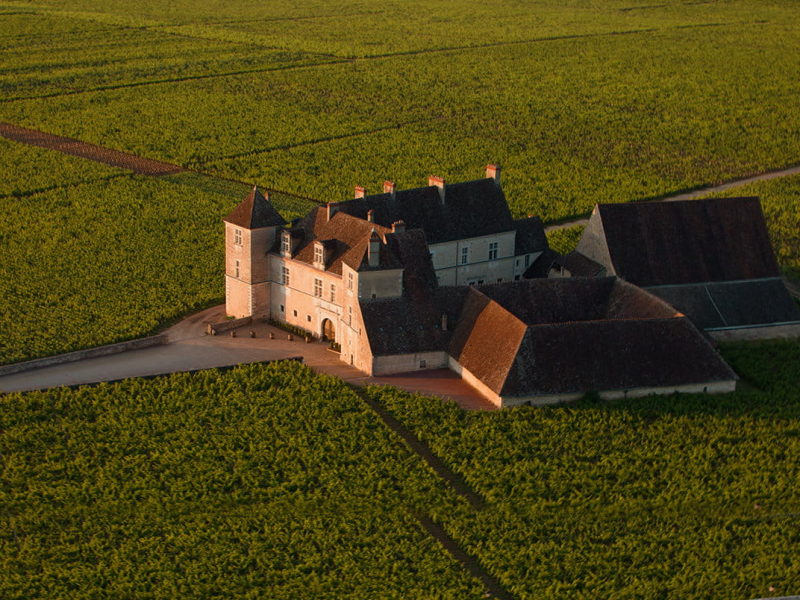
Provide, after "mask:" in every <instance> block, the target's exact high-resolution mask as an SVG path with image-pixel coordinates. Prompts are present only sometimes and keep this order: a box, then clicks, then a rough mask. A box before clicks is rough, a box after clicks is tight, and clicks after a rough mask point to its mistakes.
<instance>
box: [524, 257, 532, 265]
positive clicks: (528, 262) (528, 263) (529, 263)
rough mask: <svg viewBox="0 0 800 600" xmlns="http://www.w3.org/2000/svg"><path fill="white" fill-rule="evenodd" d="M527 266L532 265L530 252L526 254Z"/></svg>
mask: <svg viewBox="0 0 800 600" xmlns="http://www.w3.org/2000/svg"><path fill="white" fill-rule="evenodd" d="M525 266H526V267H529V266H531V255H530V254H526V255H525Z"/></svg>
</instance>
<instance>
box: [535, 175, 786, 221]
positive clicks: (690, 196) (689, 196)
mask: <svg viewBox="0 0 800 600" xmlns="http://www.w3.org/2000/svg"><path fill="white" fill-rule="evenodd" d="M798 174H800V165H795V166H793V167H788V168H786V169H778V170H776V171H767V172H766V173H760V174H759V175H753V176H750V177H740V178H737V179H731V180H729V181H725V182H723V183H718V184H717V185H712V186H709V187H703V188H698V189H696V190H692V191H691V192H679V193H677V194H671V195H669V196H664V197H663V198H659V199H657V200H650V201H649V202H678V201H681V200H694V199H695V198H699V197H700V196H705V195H706V194H716V193H717V192H724V191H725V190H730V189H733V188H737V187H741V186H743V185H747V184H748V183H755V182H756V181H768V180H770V179H778V178H780V177H789V176H790V175H798ZM588 222H589V219H588V218H586V217H584V218H580V219H574V220H572V221H567V222H565V223H557V224H555V225H549V226H548V227H545V228H544V230H545V231H556V230H558V229H567V228H568V227H575V226H577V225H586V224H587V223H588Z"/></svg>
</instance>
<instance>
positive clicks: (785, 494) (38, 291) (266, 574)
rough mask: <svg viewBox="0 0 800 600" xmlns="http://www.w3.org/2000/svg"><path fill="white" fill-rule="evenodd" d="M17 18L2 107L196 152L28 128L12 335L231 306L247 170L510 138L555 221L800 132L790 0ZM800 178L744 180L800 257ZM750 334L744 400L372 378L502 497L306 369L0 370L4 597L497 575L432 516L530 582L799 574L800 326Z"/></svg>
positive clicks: (743, 160)
mask: <svg viewBox="0 0 800 600" xmlns="http://www.w3.org/2000/svg"><path fill="white" fill-rule="evenodd" d="M198 4H199V5H198ZM0 32H1V33H0V53H2V59H0V60H2V69H0V121H5V122H9V123H13V124H15V125H19V126H24V127H30V128H33V129H39V130H42V131H45V132H49V133H53V134H58V135H63V136H67V137H72V138H76V139H79V140H82V141H86V142H91V143H95V144H98V145H100V146H104V147H108V148H114V149H117V150H122V151H126V152H130V153H133V154H136V155H140V156H143V157H148V158H153V159H159V160H164V161H166V162H170V163H174V164H177V165H180V166H182V167H186V168H189V169H191V171H185V172H181V173H178V174H175V175H169V176H166V177H145V176H141V175H134V174H132V173H131V172H129V171H126V170H123V169H118V168H112V167H107V166H104V165H101V164H97V163H93V162H90V161H87V160H84V159H79V158H75V157H71V156H65V155H62V154H59V153H56V152H54V151H50V150H44V149H39V148H30V147H25V146H22V145H20V144H17V143H14V142H10V141H7V140H4V139H0V201H2V204H1V205H0V206H2V208H0V211H2V212H1V213H0V256H2V264H0V275H2V277H0V322H2V325H3V335H2V337H0V364H3V363H9V362H16V361H19V360H26V359H30V358H35V357H39V356H46V355H50V354H55V353H60V352H66V351H70V350H75V349H78V348H84V347H89V346H95V345H99V344H104V343H111V342H115V341H119V340H122V339H130V338H135V337H140V336H142V335H146V334H148V333H152V332H154V331H157V330H158V329H159V328H162V327H163V326H164V325H165V324H168V323H170V322H172V321H174V320H175V319H177V318H179V317H180V316H182V315H184V314H187V313H189V312H192V311H195V310H197V309H199V308H202V307H204V306H207V305H210V304H214V303H218V302H220V301H221V299H222V294H223V282H222V268H223V261H222V259H223V256H222V252H223V240H222V227H221V224H220V219H221V218H222V217H223V216H224V215H225V214H226V213H227V212H228V211H230V210H231V209H232V208H233V206H235V205H236V203H237V202H239V201H240V200H241V199H242V198H243V197H244V196H245V195H246V193H247V191H248V190H249V187H250V186H251V185H252V184H253V183H258V184H259V185H260V186H262V187H266V188H273V189H275V190H280V191H281V192H283V193H276V194H273V201H274V202H275V205H276V206H277V207H278V209H279V210H280V211H281V212H282V214H283V215H284V216H285V217H286V218H287V219H291V218H293V217H295V216H298V215H300V214H303V213H304V212H305V211H306V210H307V209H308V208H309V207H310V206H312V204H313V203H312V202H310V201H306V200H303V199H301V198H299V197H309V198H314V199H317V200H320V201H326V200H332V201H337V200H343V199H346V198H349V197H351V195H352V186H353V185H354V184H357V183H358V184H363V185H365V186H366V187H367V190H368V191H369V192H375V191H377V190H379V189H380V185H381V183H382V181H383V180H384V179H386V178H389V179H393V180H395V181H396V182H397V184H398V186H399V187H400V188H407V187H417V186H420V185H424V183H425V182H426V181H427V176H428V175H429V174H438V175H442V176H444V177H446V178H447V180H448V181H459V180H467V179H474V178H476V177H480V176H481V175H482V167H483V166H484V165H485V164H486V163H487V162H495V161H496V162H500V163H501V164H502V165H503V186H504V189H505V192H506V195H507V197H508V199H509V202H510V204H511V206H512V210H513V212H514V213H515V215H516V216H525V215H527V214H539V215H541V216H542V218H543V219H544V220H545V221H546V222H554V221H559V220H564V219H567V218H569V217H574V216H579V215H585V214H587V213H588V212H589V210H590V209H591V207H592V206H593V205H594V203H596V202H613V201H624V202H627V201H636V200H644V199H651V198H659V197H662V196H664V195H667V194H669V193H672V192H675V191H679V190H684V189H687V188H693V187H696V186H703V185H707V184H711V183H714V182H717V181H720V180H724V179H728V178H733V177H738V176H743V175H748V174H752V173H757V172H762V171H765V170H771V169H777V168H781V167H785V166H788V165H791V164H797V163H798V162H799V161H800V158H799V157H800V111H798V106H797V98H798V96H799V94H800V53H798V52H797V51H796V50H797V48H799V47H800V13H798V11H797V10H796V3H795V2H793V1H791V0H730V1H727V2H721V1H708V2H682V1H677V0H657V1H656V0H638V1H635V2H631V1H622V0H558V1H556V0H531V1H530V2H524V3H520V2H515V1H513V0H503V1H501V2H499V3H498V2H495V3H492V4H486V3H485V2H478V1H477V0H466V1H464V2H458V3H454V2H447V1H445V0H411V1H410V2H403V3H399V2H392V1H388V2H383V1H382V2H377V1H376V0H348V1H344V0H333V1H331V2H324V3H323V2H321V1H320V0H311V1H306V2H301V3H298V2H288V1H285V0H277V1H274V2H273V1H271V2H268V3H265V2H261V1H256V0H240V1H237V2H231V1H228V0H223V1H222V2H215V3H208V4H206V3H189V2H187V1H186V0H178V1H176V2H170V3H167V2H162V1H159V0H152V1H145V2H138V3H136V4H135V5H133V4H131V3H116V4H115V3H108V2H100V1H99V0H32V1H30V2H25V3H22V2H4V1H0ZM799 190H800V179H798V178H797V177H795V178H789V179H786V180H782V181H775V182H765V183H760V184H755V185H753V186H750V187H747V188H742V189H737V190H735V191H734V192H732V194H734V195H743V194H758V195H761V196H762V198H763V200H764V211H765V214H766V217H767V220H768V225H769V228H770V234H771V236H772V239H773V243H774V245H775V249H776V254H777V255H778V259H779V262H780V264H781V267H782V268H783V269H784V271H785V272H786V273H787V274H788V275H789V276H790V277H792V278H794V279H795V280H800V262H798V261H799V260H800V259H798V256H800V248H798V245H797V244H798V235H797V232H798V228H800V223H798V221H797V215H798V214H800V213H798V202H800V200H799V199H800V192H799ZM579 235H580V228H573V229H568V230H563V231H559V232H554V233H552V234H550V235H549V239H550V241H551V244H552V246H553V247H554V248H556V249H557V250H558V251H562V252H565V251H568V250H570V249H572V247H574V244H575V242H576V241H577V239H578V236H579ZM723 351H724V355H725V357H726V359H727V360H729V361H730V362H731V364H732V365H733V366H734V367H735V368H736V370H737V372H738V373H739V374H740V375H742V377H743V382H742V385H741V386H740V387H741V389H740V391H739V392H737V394H735V395H734V396H726V397H718V398H715V397H705V396H678V397H670V398H654V399H648V400H645V401H635V402H634V401H631V402H616V403H613V404H608V405H607V404H600V403H594V402H592V401H591V399H587V400H585V401H583V402H581V403H579V404H577V405H574V406H569V407H553V408H545V409H529V408H518V409H514V410H511V411H503V412H499V413H493V414H472V413H464V412H462V411H460V410H458V409H456V407H455V406H453V405H451V404H447V403H443V402H440V401H438V400H433V399H428V398H420V397H414V396H409V395H406V394H401V393H397V392H395V391H391V390H380V389H372V390H370V393H371V394H372V395H373V397H374V398H376V399H377V400H378V401H379V402H380V403H382V404H383V405H384V406H385V407H387V408H388V410H389V411H390V412H391V413H392V414H394V415H395V416H396V418H398V419H399V420H400V421H401V422H403V423H404V424H405V426H406V427H408V428H409V429H410V430H412V431H413V432H414V433H415V434H416V435H417V436H418V437H419V438H420V439H423V440H425V442H426V443H427V444H428V445H429V446H430V448H431V449H432V450H433V452H434V453H435V454H437V455H438V456H439V457H440V458H441V459H442V460H443V461H444V462H445V464H446V465H448V466H449V467H450V468H451V469H452V470H453V471H455V472H457V473H459V474H461V475H462V476H463V477H464V479H465V481H466V482H467V484H468V486H469V487H470V488H471V489H472V490H474V491H475V492H476V493H477V494H479V495H480V496H481V497H482V498H483V499H484V500H485V502H486V507H485V508H484V509H482V510H480V511H477V512H474V511H472V510H471V509H470V507H469V506H467V504H466V502H465V501H464V500H463V499H462V498H460V497H458V496H456V495H455V494H454V493H453V491H452V490H451V489H450V488H448V487H447V486H446V485H444V484H443V482H442V481H440V480H439V479H438V478H437V477H435V476H434V475H433V473H432V472H431V471H430V470H429V469H427V467H425V465H424V464H423V463H422V462H421V461H420V460H419V459H418V458H416V456H415V455H412V454H410V453H409V452H408V451H407V449H406V448H405V447H404V446H403V445H402V444H400V442H399V440H398V439H397V438H396V437H394V436H393V434H391V433H389V432H388V430H386V429H385V428H384V427H383V425H381V423H380V422H379V421H378V420H377V418H376V417H375V414H374V413H373V412H371V411H370V410H368V409H367V407H366V405H364V403H363V402H362V401H361V400H360V399H359V398H358V397H357V396H356V395H354V394H353V393H352V392H351V391H350V390H349V389H347V388H346V387H344V386H343V384H341V383H340V382H336V381H333V380H330V379H327V378H324V377H317V376H314V375H312V374H311V373H310V372H308V371H307V370H306V369H304V368H302V367H299V366H297V365H288V366H281V367H278V366H271V367H261V366H259V367H242V368H239V369H235V370H232V371H229V372H224V373H223V372H215V371H210V372H203V373H199V374H194V375H186V374H184V375H174V376H171V377H166V378H159V379H156V380H153V381H143V380H132V381H126V382H122V383H119V384H114V385H101V386H98V387H95V388H84V389H80V390H50V391H47V392H41V393H31V394H25V395H8V396H3V397H2V398H0V432H2V435H1V436H0V451H2V457H3V463H2V464H3V467H2V470H0V499H2V500H1V501H0V504H2V505H3V507H4V510H3V513H2V520H0V522H2V523H3V525H2V527H0V543H1V544H2V546H3V547H2V552H0V561H2V562H0V595H2V596H3V597H11V598H14V597H19V598H23V597H32V596H53V597H57V596H69V595H74V594H75V593H76V590H80V593H82V594H84V595H87V596H91V595H97V596H112V595H117V596H121V597H129V596H133V595H148V596H152V597H186V596H203V597H205V596H215V595H231V596H237V597H238V596H242V597H248V596H249V597H260V596H262V595H264V590H265V589H269V590H270V592H269V593H270V595H271V596H274V597H279V598H280V597H286V598H297V597H303V596H309V595H319V596H323V595H325V594H329V595H333V596H336V597H366V596H369V597H384V596H395V597H399V596H404V597H444V598H448V597H452V598H469V597H482V596H483V592H484V590H483V588H482V586H481V585H480V583H478V582H477V581H476V580H474V579H472V578H471V577H470V576H469V575H467V574H466V573H465V571H464V570H463V569H462V568H461V567H460V566H459V565H458V563H456V561H454V560H453V559H452V557H451V556H450V555H449V554H447V553H446V552H445V551H444V550H443V548H442V547H441V545H440V544H439V543H438V542H436V541H435V540H434V539H433V538H432V537H431V536H430V535H429V534H428V533H427V532H426V531H425V530H424V528H423V527H421V526H420V521H419V520H418V518H417V517H418V516H419V515H423V514H424V515H428V516H430V517H431V518H432V519H433V520H434V521H435V522H436V523H438V524H439V525H441V526H442V527H443V528H444V529H445V530H446V532H447V534H448V535H449V536H450V537H451V538H452V539H453V540H455V542H456V543H457V544H458V545H459V546H460V547H461V548H462V549H463V550H465V551H467V552H468V553H469V554H471V555H472V556H473V557H476V558H477V560H478V561H479V562H480V563H481V565H482V566H483V567H484V568H485V569H486V570H488V571H489V572H490V573H491V574H492V575H493V576H494V577H496V578H497V579H499V580H500V582H501V583H502V584H503V586H504V587H505V588H506V589H507V590H508V591H509V592H511V593H513V594H514V595H515V596H518V597H520V598H547V597H586V598H595V597H610V596H619V597H630V596H636V597H652V598H655V597H665V596H670V597H730V598H746V597H763V596H767V595H770V594H771V593H772V592H771V591H770V587H771V586H772V587H774V588H775V589H776V590H777V591H776V592H775V593H786V594H788V593H797V592H798V590H800V563H798V561H797V557H796V555H797V553H796V547H797V545H798V543H800V533H798V528H797V524H796V516H797V514H798V512H799V511H800V497H798V493H797V486H796V481H797V480H798V476H800V473H798V465H799V464H800V460H798V459H800V447H799V446H798V439H800V438H798V431H800V415H798V404H797V389H798V386H799V385H800V380H798V375H797V364H798V361H800V346H798V344H797V342H776V343H765V344H759V345H750V344H739V345H732V346H729V347H725V348H724V349H723ZM432 590H433V591H432Z"/></svg>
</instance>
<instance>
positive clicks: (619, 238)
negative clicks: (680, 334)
mask: <svg viewBox="0 0 800 600" xmlns="http://www.w3.org/2000/svg"><path fill="white" fill-rule="evenodd" d="M597 218H599V219H600V220H601V221H602V231H603V232H604V243H605V246H606V248H607V252H608V255H609V256H610V260H611V263H612V265H613V272H614V273H616V274H617V275H618V276H620V277H622V278H623V279H625V280H626V281H630V282H631V283H635V284H636V285H640V286H643V287H649V286H655V285H676V284H686V283H701V282H710V281H734V280H740V279H761V278H766V277H777V276H779V275H780V273H779V271H778V265H777V263H776V261H775V254H774V253H773V251H772V245H771V243H770V240H769V235H768V233H767V226H766V224H765V222H764V214H763V213H762V211H761V203H760V202H759V199H758V198H754V197H749V198H710V199H705V200H686V201H680V202H645V203H628V204H598V205H597V209H596V213H595V214H593V215H592V219H597ZM589 241H592V240H590V239H589V238H588V237H587V242H584V240H583V239H582V240H581V242H583V247H582V244H581V243H579V244H578V251H580V252H581V253H582V254H584V255H587V256H590V257H595V256H602V254H603V253H602V252H592V251H591V250H590V249H588V248H586V247H585V245H586V243H588V242H589ZM594 242H595V243H598V240H597V239H596V238H595V240H594ZM599 243H603V240H599Z"/></svg>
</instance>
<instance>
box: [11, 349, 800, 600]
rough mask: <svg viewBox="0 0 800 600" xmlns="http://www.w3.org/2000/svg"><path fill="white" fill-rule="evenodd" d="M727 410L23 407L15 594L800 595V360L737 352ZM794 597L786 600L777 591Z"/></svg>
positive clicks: (771, 352)
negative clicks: (438, 471) (398, 430)
mask: <svg viewBox="0 0 800 600" xmlns="http://www.w3.org/2000/svg"><path fill="white" fill-rule="evenodd" d="M724 353H725V356H726V358H727V359H728V360H729V361H731V362H732V364H734V365H735V367H736V369H737V371H738V372H739V373H740V374H741V375H742V377H743V382H744V383H743V385H742V387H743V390H742V391H739V392H737V393H736V394H735V395H732V396H731V395H726V396H706V395H701V396H688V395H687V396H684V395H680V396H672V397H651V398H648V399H643V400H642V399H640V400H636V401H617V402H613V403H599V402H597V401H594V400H592V399H591V398H587V399H585V400H584V401H582V402H580V403H578V404H575V405H571V406H561V407H547V408H541V407H538V408H527V407H519V408H515V409H511V410H505V411H498V412H494V413H483V412H465V411H463V410H461V409H459V408H458V407H457V406H456V405H455V404H453V403H448V402H444V401H441V400H438V399H433V398H424V397H421V396H413V395H409V394H406V393H401V392H398V391H395V390H392V389H390V388H369V389H368V394H369V395H370V396H371V397H372V398H374V399H375V400H377V401H378V402H379V403H380V404H382V405H383V406H384V407H386V408H387V409H388V410H389V411H390V413H391V414H393V415H394V416H395V417H396V418H397V419H398V420H400V421H401V422H402V423H403V424H404V425H405V426H406V427H407V428H408V429H410V430H411V431H412V432H414V433H415V434H416V436H418V437H419V438H420V439H421V440H424V441H425V443H426V444H427V446H429V447H430V449H431V450H432V451H433V452H434V453H435V454H436V455H438V456H439V457H440V458H441V460H442V461H443V462H444V463H445V465H446V466H447V467H449V468H450V469H451V470H452V471H454V472H456V473H458V474H459V475H461V476H462V477H463V479H464V480H465V481H466V484H467V486H468V487H469V488H471V489H472V490H474V492H476V493H477V494H478V495H479V496H480V497H481V498H482V499H483V503H482V504H483V505H482V506H481V507H480V508H478V509H473V508H470V505H469V503H468V502H467V501H466V500H465V499H464V498H463V497H460V496H458V495H456V493H455V492H454V490H453V489H451V488H450V487H448V485H447V484H445V482H444V481H443V480H442V479H439V478H438V477H437V476H436V475H434V473H433V471H431V470H430V469H429V468H428V467H427V466H426V465H425V463H424V462H423V461H422V460H421V458H420V457H419V456H418V455H416V454H414V453H413V452H410V451H409V448H408V447H407V446H405V445H404V444H403V443H402V442H401V440H400V438H398V437H397V436H396V435H395V434H394V433H392V432H390V430H389V429H388V428H386V426H385V425H384V424H383V423H382V422H381V420H380V419H379V418H378V417H377V416H376V414H375V413H374V412H373V411H372V410H371V409H370V408H369V406H368V405H367V404H365V403H364V401H363V400H362V399H361V398H359V397H358V396H357V395H356V394H355V393H353V392H352V391H351V390H349V389H348V388H347V386H346V385H345V384H344V383H342V382H341V381H340V380H338V379H334V378H330V377H327V376H321V375H315V374H313V373H312V372H311V371H310V370H309V369H307V368H306V367H303V366H302V365H300V364H298V363H295V362H288V363H280V364H272V365H267V366H264V365H250V366H241V367H236V368H234V369H232V370H229V371H225V372H221V371H202V372H199V373H195V374H176V375H172V376H168V377H160V378H156V379H153V380H141V379H132V380H127V381H124V382H121V383H116V384H101V385H99V386H96V387H85V388H80V389H77V390H70V389H63V388H62V389H54V390H49V391H46V392H32V393H28V394H11V395H6V396H4V397H3V399H2V402H0V431H2V436H0V451H1V452H2V456H3V457H4V463H3V470H2V471H0V499H2V504H3V506H4V512H3V523H4V525H3V528H2V535H0V544H2V551H1V552H0V595H2V596H3V597H6V598H27V597H36V596H51V597H57V596H66V595H71V594H73V593H74V592H75V591H76V590H80V593H81V595H85V596H95V595H102V596H111V595H121V596H131V595H136V596H142V595H145V596H148V597H176V596H181V597H188V596H219V595H226V596H236V597H259V596H262V595H263V593H264V590H269V593H270V597H276V598H297V597H419V598H423V597H424V598H427V597H431V598H434V597H435V598H481V597H484V589H483V586H482V585H481V583H480V582H478V581H476V580H474V579H472V578H471V577H470V576H469V575H468V574H467V573H466V572H465V570H464V569H463V568H462V567H461V566H460V565H459V564H458V563H457V562H456V561H455V560H454V559H453V558H452V556H451V555H449V554H448V552H446V551H445V550H444V549H443V547H442V546H441V545H440V543H439V541H438V539H437V538H434V537H432V536H431V535H430V533H428V532H427V530H426V529H425V527H424V526H422V524H421V523H422V521H420V519H421V518H423V517H424V516H426V515H427V518H430V519H432V520H433V521H434V522H436V523H438V524H439V526H440V527H441V528H443V530H444V531H445V532H446V535H447V536H449V538H450V539H452V540H454V542H455V543H456V544H457V545H458V546H459V547H460V548H461V549H462V550H463V551H465V552H466V553H467V554H468V555H471V556H473V557H475V558H476V559H477V561H478V562H479V563H480V564H481V565H482V567H483V568H484V569H486V570H487V571H488V572H489V573H490V574H491V575H493V576H494V577H495V578H496V579H497V580H499V581H500V582H501V584H502V586H503V587H504V588H505V589H506V590H508V592H510V593H511V594H512V595H513V596H514V597H518V598H522V599H528V598H531V599H532V598H563V597H570V598H597V597H634V596H635V597H641V598H661V597H680V598H689V597H692V598H694V597H725V598H732V599H734V598H743V599H744V598H753V597H764V596H770V595H776V594H784V595H785V594H791V593H797V592H798V591H800V560H798V558H797V552H796V547H797V544H798V543H800V529H799V528H798V525H797V518H798V517H797V515H798V514H800V495H798V490H797V485H796V482H797V479H798V477H800V466H799V465H800V404H798V402H797V398H796V389H797V386H798V385H800V380H799V379H798V376H797V371H796V365H797V361H798V360H800V343H799V342H797V341H795V342H772V343H761V344H756V345H753V344H736V345H731V346H728V347H726V348H725V349H724ZM770 589H772V590H774V591H775V594H772V593H771V592H770Z"/></svg>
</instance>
